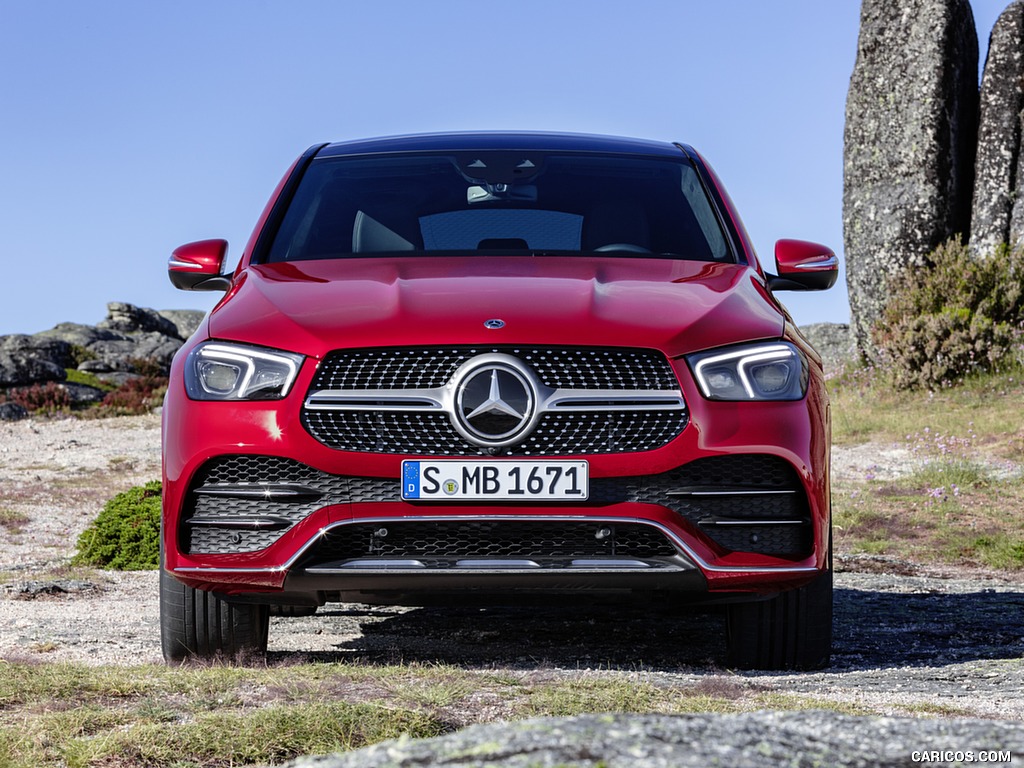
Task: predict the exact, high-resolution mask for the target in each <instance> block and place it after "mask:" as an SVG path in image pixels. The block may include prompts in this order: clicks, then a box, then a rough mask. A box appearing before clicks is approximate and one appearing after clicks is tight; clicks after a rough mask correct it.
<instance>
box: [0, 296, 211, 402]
mask: <svg viewBox="0 0 1024 768" xmlns="http://www.w3.org/2000/svg"><path fill="white" fill-rule="evenodd" d="M202 319H203V313H202V312H198V311H194V310H163V311H157V310H153V309H144V308H141V307H136V306H134V305H132V304H124V303H122V302H111V303H110V304H108V305H107V316H106V318H104V319H103V320H101V321H100V322H99V323H97V324H96V325H82V324H79V323H60V324H59V325H57V326H55V327H54V328H51V329H50V330H48V331H43V332H41V333H36V334H33V335H31V336H30V335H26V334H11V335H7V336H0V393H2V391H3V390H8V389H10V388H26V387H32V386H41V385H55V386H57V387H59V388H61V389H63V390H65V391H66V392H67V394H68V399H69V400H70V402H72V403H75V404H84V403H90V402H97V401H99V400H102V399H103V396H104V394H105V393H104V392H103V391H102V390H101V389H98V388H97V387H95V386H91V385H89V384H84V383H80V382H73V381H68V380H67V379H68V374H67V370H68V369H73V370H77V371H81V372H82V373H84V374H90V375H92V376H94V377H95V379H96V380H97V381H99V382H105V383H109V384H113V385H115V386H117V385H121V384H123V383H124V382H125V381H127V380H128V379H130V378H132V377H134V376H137V375H139V374H140V373H143V372H144V371H150V370H151V369H153V368H155V369H156V370H157V372H162V373H165V374H166V372H167V369H168V368H169V366H170V364H171V358H173V357H174V353H175V352H177V351H178V349H179V348H180V347H181V345H182V344H184V343H185V339H187V338H188V337H189V336H190V335H191V334H192V332H193V331H195V329H196V328H198V327H199V323H200V322H202ZM27 416H28V412H27V411H26V410H25V408H24V407H22V406H21V405H18V404H17V403H14V402H3V398H0V421H14V420H16V419H22V418H26V417H27Z"/></svg>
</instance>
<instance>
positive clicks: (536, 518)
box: [163, 367, 829, 602]
mask: <svg viewBox="0 0 1024 768" xmlns="http://www.w3.org/2000/svg"><path fill="white" fill-rule="evenodd" d="M307 368H309V367H307ZM311 376H312V373H311V371H310V370H306V371H304V373H303V374H300V377H299V380H298V381H297V382H296V385H295V387H294V390H293V394H292V395H291V396H289V397H288V398H286V399H285V400H282V401H280V402H276V403H266V402H264V403H259V402H233V403H220V402H195V401H191V400H188V399H187V397H186V396H185V394H184V391H183V390H182V389H181V388H180V387H175V386H172V388H171V389H170V391H169V392H168V395H167V399H166V402H165V408H164V480H165V482H164V533H163V536H164V551H165V567H167V568H168V570H169V571H170V572H171V573H172V574H174V575H175V576H176V577H177V578H178V579H180V580H181V581H183V582H185V583H187V584H189V585H190V586H193V587H196V588H201V589H207V590H212V591H216V592H220V593H223V594H227V595H235V596H245V595H249V596H253V597H256V596H259V595H262V597H261V598H260V597H257V599H267V600H271V601H272V600H275V599H277V600H278V601H282V602H284V601H291V602H309V601H316V602H319V601H322V600H323V599H324V597H325V596H332V595H349V596H351V595H352V594H358V593H377V592H386V593H392V594H395V595H398V594H407V593H422V594H424V595H425V594H427V593H436V592H444V593H450V592H453V591H454V592H480V591H495V592H515V591H520V590H535V591H544V590H565V591H580V590H589V591H620V590H627V591H629V590H632V591H662V590H670V591H674V592H678V593H688V594H690V595H692V596H699V595H712V596H714V595H716V594H724V593H731V592H742V593H748V594H749V593H758V592H760V593H770V592H775V591H778V590H780V589H787V588H791V587H797V586H800V585H802V584H804V583H806V582H808V581H809V580H810V579H812V578H813V576H814V575H815V574H817V573H818V572H820V571H821V570H822V569H823V568H825V567H826V562H827V547H828V529H829V502H828V498H829V487H828V472H827V467H828V445H829V440H828V425H827V404H826V403H825V401H824V397H823V395H820V394H817V393H820V392H821V388H820V387H814V386H812V387H811V388H810V392H809V395H808V397H807V398H806V399H805V400H804V401H798V402H778V403H732V402H710V401H707V400H704V399H703V398H702V397H701V396H700V394H699V393H698V392H696V391H695V390H694V388H693V386H692V380H688V379H685V378H684V377H683V376H680V379H681V380H682V382H683V383H682V388H683V390H684V394H685V397H686V400H687V402H688V404H689V406H690V423H689V424H688V426H687V427H686V428H685V429H684V430H683V432H682V434H680V435H679V436H678V437H677V438H675V439H674V440H672V441H671V442H670V443H669V444H668V445H665V446H664V447H662V448H659V449H656V450H647V451H639V452H635V453H622V454H602V455H589V456H581V457H580V458H585V459H587V460H588V461H589V463H590V477H591V495H590V498H589V500H588V501H587V502H585V503H582V504H581V503H575V504H546V505H535V506H514V505H508V504H493V505H488V506H484V505H480V504H477V503H464V504H423V503H412V502H405V501H402V500H401V498H400V477H401V461H402V459H405V458H417V457H414V456H406V455H395V454H381V453H353V452H348V451H343V450H336V449H332V448H329V447H327V446H326V445H324V444H323V443H321V442H319V441H318V440H316V439H314V438H313V437H312V436H311V435H310V433H309V432H308V431H307V429H306V428H305V427H304V426H303V423H302V418H301V399H302V398H301V395H300V394H299V393H303V392H305V391H307V389H308V386H309V381H310V378H311ZM178 381H180V379H178ZM200 424H201V425H202V428H201V429H197V428H195V426H194V425H200ZM424 458H425V457H424ZM538 526H540V528H544V526H549V528H550V530H540V528H538ZM381 529H385V530H386V531H387V533H386V534H385V535H384V536H380V535H379V533H380V531H381ZM603 529H608V531H609V533H602V530H603ZM474 537H475V538H474ZM460 538H461V539H466V542H465V547H463V548H462V549H459V547H458V546H451V545H452V544H453V542H457V541H458V540H459V539H460ZM641 539H644V540H649V541H647V543H642V542H641V541H640V540H641ZM495 540H497V541H499V542H506V543H507V546H506V548H505V549H504V550H501V548H500V547H499V550H498V551H492V550H490V549H486V547H485V546H484V545H489V544H490V543H493V542H494V541H495ZM622 541H626V542H628V545H627V546H621V542H622ZM389 542H390V543H389ZM395 542H404V544H403V545H402V546H398V545H396V544H395ZM431 542H433V543H431ZM651 542H654V544H651ZM477 547H483V549H476V550H475V548H477ZM485 550H486V551H485Z"/></svg>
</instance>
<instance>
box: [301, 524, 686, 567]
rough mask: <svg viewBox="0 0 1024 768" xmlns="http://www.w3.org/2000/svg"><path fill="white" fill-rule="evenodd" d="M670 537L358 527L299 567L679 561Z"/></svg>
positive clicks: (575, 529)
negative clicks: (413, 561)
mask: <svg viewBox="0 0 1024 768" xmlns="http://www.w3.org/2000/svg"><path fill="white" fill-rule="evenodd" d="M676 554H677V552H676V549H675V547H673V546H672V544H671V543H670V542H669V540H668V538H666V536H665V534H664V533H662V532H661V531H659V530H658V529H657V528H654V527H652V526H649V525H643V524H638V523H614V524H612V523H602V522H589V521H575V520H570V521H564V520H545V521H534V520H522V521H519V520H465V521H460V520H440V521H429V520H416V521H389V522H387V523H374V524H369V523H356V524H352V525H345V526H341V527H339V528H335V529H333V530H331V531H329V532H328V533H327V534H326V535H325V536H324V537H323V539H322V540H321V541H320V542H318V543H317V545H316V547H315V548H314V549H313V550H312V551H311V552H310V553H309V554H308V555H307V556H306V557H305V558H303V561H302V562H301V563H300V564H299V567H303V568H306V567H313V566H316V565H318V564H322V563H332V562H337V561H343V560H366V559H371V560H372V559H380V560H401V559H416V560H420V561H422V562H437V561H441V562H444V561H453V560H459V559H464V558H473V559H476V558H480V559H487V558H491V559H513V560H516V559H528V560H535V561H538V562H543V561H544V560H566V559H571V558H588V557H593V558H609V557H619V558H633V559H638V560H641V559H652V558H658V557H673V556H674V555H676Z"/></svg>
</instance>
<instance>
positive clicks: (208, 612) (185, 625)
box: [160, 568, 270, 664]
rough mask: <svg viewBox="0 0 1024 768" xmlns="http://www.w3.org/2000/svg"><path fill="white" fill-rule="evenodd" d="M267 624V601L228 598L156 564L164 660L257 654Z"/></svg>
mask: <svg viewBox="0 0 1024 768" xmlns="http://www.w3.org/2000/svg"><path fill="white" fill-rule="evenodd" d="M269 624H270V611H269V609H268V608H267V606H265V605H240V604H235V603H229V602H227V601H225V600H222V599H221V598H220V597H218V596H217V595H216V594H214V593H213V592H205V591H203V590H201V589H193V588H192V587H189V586H186V585H184V584H182V583H181V582H180V581H178V580H177V579H175V578H174V577H173V576H171V575H170V574H169V573H167V571H165V570H164V569H163V568H161V569H160V644H161V646H162V647H163V654H164V660H165V661H166V662H167V663H168V664H181V663H183V662H185V661H189V660H196V661H214V660H220V661H227V662H242V663H244V662H247V661H252V660H258V659H262V658H264V657H265V656H266V653H267V635H268V631H269Z"/></svg>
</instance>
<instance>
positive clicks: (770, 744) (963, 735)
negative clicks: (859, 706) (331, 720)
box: [286, 710, 1024, 768]
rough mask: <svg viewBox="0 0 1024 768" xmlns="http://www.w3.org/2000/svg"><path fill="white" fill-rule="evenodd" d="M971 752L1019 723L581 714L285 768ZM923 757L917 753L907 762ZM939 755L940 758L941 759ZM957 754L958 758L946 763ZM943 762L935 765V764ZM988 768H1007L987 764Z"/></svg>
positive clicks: (809, 759) (386, 745) (1003, 741)
mask: <svg viewBox="0 0 1024 768" xmlns="http://www.w3.org/2000/svg"><path fill="white" fill-rule="evenodd" d="M968 750H969V751H971V752H972V754H973V756H974V759H975V760H977V761H979V762H980V753H981V752H982V751H985V753H986V757H995V756H997V755H995V754H992V753H997V752H999V751H1002V750H1005V751H1008V752H1013V753H1015V754H1016V755H1020V754H1021V753H1022V751H1024V724H1020V723H1009V722H994V721H989V720H917V719H911V718H890V717H855V716H851V715H840V714H836V713H835V712H826V711H820V710H812V711H807V712H768V711H762V712H746V713H742V714H737V715H679V716H670V715H625V714H614V715H613V714H608V715H584V716H580V717H565V718H541V719H535V720H524V721H519V722H512V723H506V722H502V723H488V724H486V725H474V726H470V727H469V728H465V729H463V730H461V731H456V732H455V733H452V734H449V735H447V736H440V737H438V738H434V739H398V740H394V741H387V742H383V743H381V744H377V745H374V746H371V747H366V748H364V749H360V750H356V751H355V752H350V753H348V754H342V755H334V756H329V757H307V758H300V759H298V760H295V761H293V762H291V763H287V764H286V765H287V766H288V768H418V767H420V766H437V767H438V768H443V767H444V766H451V767H454V766H460V768H470V767H472V768H554V767H555V766H559V768H599V766H603V768H710V767H711V766H729V768H779V766H789V767H792V768H811V767H812V766H829V768H853V767H854V766H856V767H857V768H866V767H867V766H872V767H873V768H896V766H899V767H901V768H902V767H903V766H906V767H907V768H910V766H919V765H922V764H930V765H954V764H955V765H960V764H963V763H964V762H965V761H966V760H967V759H969V758H966V752H967V751H968ZM922 751H926V752H927V754H925V755H923V756H922V755H921V754H916V755H915V752H917V753H921V752H922ZM947 752H948V753H949V755H948V756H947V755H945V754H944V753H947ZM957 754H959V755H963V756H964V757H961V758H960V761H961V762H956V756H957ZM942 758H945V759H942ZM986 764H988V765H1008V764H1009V762H1008V761H1007V762H999V761H998V760H990V761H989V760H987V761H986Z"/></svg>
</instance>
